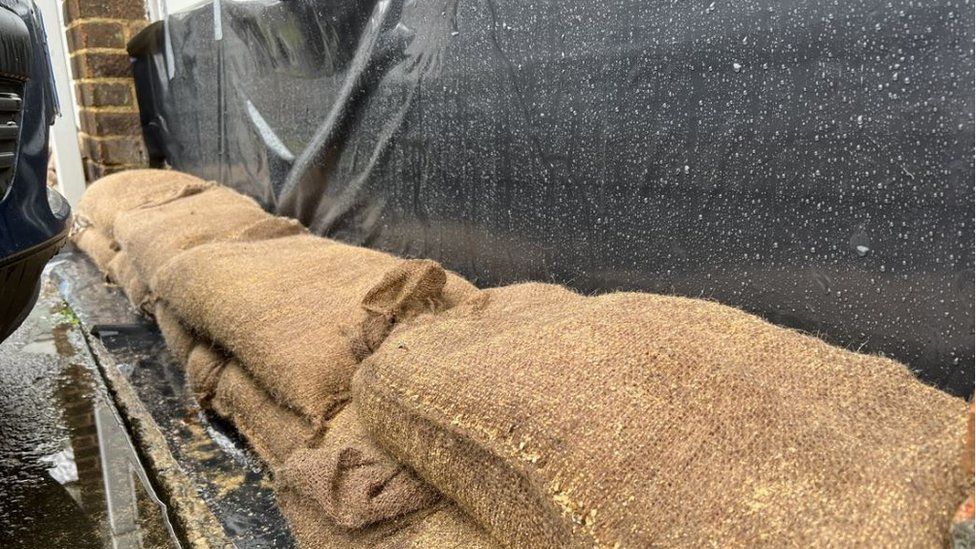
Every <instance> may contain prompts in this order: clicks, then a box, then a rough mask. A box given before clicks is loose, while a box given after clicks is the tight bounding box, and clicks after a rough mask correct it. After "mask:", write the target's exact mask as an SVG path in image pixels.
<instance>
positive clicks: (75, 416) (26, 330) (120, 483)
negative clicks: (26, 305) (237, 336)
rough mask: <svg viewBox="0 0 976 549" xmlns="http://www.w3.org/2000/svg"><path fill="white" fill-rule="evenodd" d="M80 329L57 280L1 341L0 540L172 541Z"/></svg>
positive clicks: (76, 543)
mask: <svg viewBox="0 0 976 549" xmlns="http://www.w3.org/2000/svg"><path fill="white" fill-rule="evenodd" d="M174 536H175V535H174V532H173V529H172V527H171V524H170V522H169V520H168V515H167V510H166V507H165V506H164V505H163V504H162V503H161V501H160V500H159V498H158V497H157V496H156V493H155V491H154V490H153V488H152V484H151V482H150V481H149V478H148V476H147V474H146V472H145V471H144V469H143V468H142V466H141V464H140V460H139V458H138V457H137V453H136V452H135V450H134V447H133V446H132V443H131V441H130V439H129V437H128V436H127V432H126V430H125V428H124V426H123V423H122V421H121V419H120V418H119V416H118V414H117V412H116V410H115V408H114V407H113V405H112V400H111V398H110V397H109V395H108V393H107V391H106V388H105V385H104V384H103V383H102V380H101V377H100V374H99V371H98V368H97V365H96V363H95V361H94V360H93V356H92V354H91V353H90V350H89V347H88V345H87V343H86V340H85V338H84V336H83V333H82V327H81V325H80V322H79V319H78V318H77V316H76V315H75V314H74V313H73V311H72V310H71V309H70V308H69V307H68V306H67V305H66V304H65V302H64V301H63V300H62V299H61V297H60V296H59V294H58V291H57V288H56V287H55V286H54V284H53V283H51V281H50V280H48V281H46V282H45V284H44V285H43V288H42V292H41V296H40V297H39V299H38V302H37V305H36V306H35V308H34V310H33V311H32V313H31V314H30V316H29V318H28V319H27V320H26V321H25V322H24V324H23V326H21V328H20V329H19V330H18V331H17V332H16V333H14V334H13V335H12V336H11V337H10V338H9V339H8V340H6V341H5V342H3V343H0V547H37V548H42V547H43V548H52V547H115V548H128V547H172V546H174V545H176V544H177V542H176V538H175V537H174Z"/></svg>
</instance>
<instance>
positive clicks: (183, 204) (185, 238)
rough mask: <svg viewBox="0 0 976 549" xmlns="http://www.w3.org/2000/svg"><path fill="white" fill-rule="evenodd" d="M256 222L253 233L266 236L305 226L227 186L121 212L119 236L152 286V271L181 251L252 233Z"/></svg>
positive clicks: (141, 273) (285, 232)
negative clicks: (269, 210)
mask: <svg viewBox="0 0 976 549" xmlns="http://www.w3.org/2000/svg"><path fill="white" fill-rule="evenodd" d="M255 225H257V227H258V228H257V229H255V230H254V233H256V235H257V236H258V237H263V238H270V237H272V236H282V235H285V234H295V233H296V232H301V231H304V229H303V228H302V227H301V225H299V224H298V223H297V222H295V221H293V220H288V219H286V218H275V217H273V216H271V215H270V214H268V213H267V212H265V211H264V210H262V209H261V207H260V206H259V205H258V203H257V202H255V201H254V200H252V199H251V198H249V197H247V196H244V195H242V194H240V193H238V192H236V191H234V190H231V189H229V188H227V187H212V188H209V189H207V190H205V191H203V192H200V193H197V194H194V195H192V196H188V197H185V198H181V199H179V200H173V201H170V202H168V203H166V204H162V205H159V206H155V207H152V208H140V209H137V210H132V211H129V212H126V213H124V214H121V215H119V216H118V217H117V218H116V222H115V237H116V239H117V240H118V242H119V244H120V245H121V247H122V249H123V250H125V251H126V253H128V254H129V257H130V258H131V259H132V263H133V264H134V265H135V267H136V270H137V271H138V272H139V275H140V277H141V278H142V280H143V281H145V282H146V284H147V285H148V286H149V288H150V290H152V289H153V276H154V275H155V274H156V272H157V271H158V270H159V268H160V267H162V266H163V265H164V264H165V263H166V262H167V261H169V260H170V259H172V258H173V257H175V256H176V255H177V254H179V253H181V252H183V251H185V250H188V249H190V248H193V247H195V246H199V245H201V244H205V243H208V242H215V241H222V240H231V239H234V238H237V237H238V236H239V235H240V234H242V233H245V234H248V235H249V236H250V233H248V232H247V231H249V230H251V228H252V227H253V226H255ZM275 231H278V232H279V233H280V234H276V233H275Z"/></svg>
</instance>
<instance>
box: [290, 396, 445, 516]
mask: <svg viewBox="0 0 976 549" xmlns="http://www.w3.org/2000/svg"><path fill="white" fill-rule="evenodd" d="M277 479H278V482H279V484H280V486H281V488H283V489H292V490H294V491H295V492H297V493H298V494H300V495H301V496H304V497H305V498H307V499H308V500H310V501H311V502H313V503H314V505H315V506H317V507H318V512H319V513H321V514H322V515H324V517H323V519H324V520H330V521H332V522H333V523H335V524H336V525H337V526H339V527H341V528H346V529H349V530H356V529H360V528H364V527H366V526H369V525H371V524H376V523H379V522H383V521H388V520H391V519H394V518H397V517H401V516H403V515H406V514H409V513H412V512H414V511H419V510H421V509H425V508H427V507H431V506H433V505H434V504H436V503H437V501H438V500H439V499H440V495H439V494H438V493H437V491H436V490H434V489H433V488H431V487H430V486H429V485H428V484H426V483H425V482H423V481H421V480H419V479H418V478H417V477H416V476H414V474H413V472H411V471H410V470H409V469H408V468H406V467H404V466H403V465H401V464H400V463H397V462H396V461H394V460H392V459H391V458H390V457H389V456H388V455H387V454H386V453H385V452H384V451H383V450H380V449H379V448H377V447H376V445H375V444H373V442H372V441H371V440H370V438H369V435H368V434H367V433H366V431H365V430H364V429H363V427H362V424H361V423H360V422H359V416H358V414H357V412H356V409H355V406H346V407H345V408H343V410H342V411H341V412H339V414H338V415H336V416H335V418H333V419H332V420H331V421H330V422H329V426H328V431H327V432H326V433H325V435H324V437H323V438H322V440H321V441H320V442H319V444H318V446H317V447H316V448H309V449H300V450H297V451H295V453H293V454H292V455H291V457H290V458H289V459H288V461H287V462H286V463H285V465H284V467H283V468H282V469H281V470H280V471H279V472H278V475H277Z"/></svg>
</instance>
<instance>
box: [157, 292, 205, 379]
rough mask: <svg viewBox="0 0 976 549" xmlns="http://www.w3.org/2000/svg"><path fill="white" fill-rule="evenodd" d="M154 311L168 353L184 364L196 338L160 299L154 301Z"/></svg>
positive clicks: (195, 342)
mask: <svg viewBox="0 0 976 549" xmlns="http://www.w3.org/2000/svg"><path fill="white" fill-rule="evenodd" d="M154 313H155V315H154V316H155V317H156V324H158V325H159V331H160V332H162V334H163V341H165V342H166V347H167V348H168V349H169V352H170V354H172V355H173V358H175V359H176V361H177V362H179V363H180V364H181V365H183V366H186V364H187V359H188V358H189V356H190V351H191V350H192V349H193V347H194V346H195V345H196V344H197V341H196V338H195V337H194V336H193V334H192V333H191V332H190V330H189V329H188V328H187V327H186V326H184V325H183V323H182V322H181V321H180V319H178V318H176V316H175V315H174V314H173V313H172V311H170V310H169V308H168V307H167V306H166V304H165V303H163V302H162V301H157V302H156V304H155V308H154Z"/></svg>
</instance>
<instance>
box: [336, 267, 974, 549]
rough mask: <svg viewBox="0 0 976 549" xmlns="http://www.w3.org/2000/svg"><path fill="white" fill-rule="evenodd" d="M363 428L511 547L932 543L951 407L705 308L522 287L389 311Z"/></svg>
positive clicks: (714, 307)
mask: <svg viewBox="0 0 976 549" xmlns="http://www.w3.org/2000/svg"><path fill="white" fill-rule="evenodd" d="M354 399H355V400H354V401H355V402H356V404H357V406H358V407H359V411H360V416H361V420H362V422H363V423H364V425H365V426H366V427H367V430H368V431H369V432H370V433H371V434H372V435H374V436H375V439H376V440H377V442H378V443H379V444H380V445H381V446H383V447H384V448H385V449H387V450H388V451H390V452H391V454H392V455H393V456H394V457H396V458H397V459H399V460H401V461H403V462H404V463H406V464H407V465H409V466H410V467H412V468H413V469H414V470H415V471H416V472H417V474H418V475H419V476H420V477H422V478H424V479H425V480H427V481H429V482H430V483H431V484H432V485H434V486H435V487H436V488H437V489H438V490H440V491H441V492H442V493H443V494H444V495H445V496H446V497H448V498H450V499H452V500H454V501H455V502H457V503H458V504H459V506H460V507H461V508H462V509H464V510H465V511H467V512H468V513H469V514H470V515H471V516H472V517H474V518H475V519H477V520H478V521H479V522H480V524H482V525H483V526H484V527H485V528H486V529H487V530H488V531H489V532H490V533H491V534H492V535H493V537H495V538H496V539H498V540H499V541H502V542H504V543H506V544H507V545H508V546H510V547H582V546H586V547H590V546H602V547H614V546H620V547H648V546H713V545H722V546H751V545H762V546H770V547H779V546H842V547H858V546H868V547H935V546H942V545H944V544H945V543H946V542H947V535H948V530H949V523H950V520H951V516H952V513H953V511H954V510H955V508H956V506H957V505H958V503H959V502H960V501H962V500H963V498H964V497H965V495H966V490H965V488H966V485H967V484H968V483H969V482H972V479H971V478H967V475H966V474H965V473H964V472H963V471H962V467H960V463H959V461H960V460H959V447H960V444H961V441H962V440H963V437H964V435H965V430H966V421H967V420H966V415H965V413H964V412H965V408H966V405H965V403H964V402H963V401H962V400H961V399H958V398H954V397H951V396H949V395H947V394H945V393H942V392H940V391H938V390H936V389H934V388H931V387H928V386H926V385H924V384H922V383H920V382H919V381H917V380H916V379H915V378H914V377H913V376H912V374H911V373H910V372H909V371H908V370H907V369H906V368H905V367H904V366H903V365H901V364H898V363H896V362H894V361H891V360H888V359H885V358H881V357H876V356H867V355H862V354H856V353H853V352H850V351H847V350H844V349H841V348H837V347H833V346H830V345H828V344H826V343H824V342H823V341H821V340H818V339H816V338H813V337H809V336H806V335H803V334H800V333H797V332H795V331H791V330H787V329H784V328H780V327H777V326H774V325H772V324H769V323H766V322H765V321H763V320H762V319H760V318H758V317H755V316H752V315H749V314H746V313H744V312H742V311H739V310H736V309H733V308H730V307H726V306H723V305H720V304H717V303H712V302H708V301H702V300H694V299H686V298H678V297H668V296H659V295H650V294H639V293H614V294H609V295H603V296H599V297H584V296H580V295H577V294H574V293H571V292H569V291H568V290H565V289H563V288H560V287H556V286H549V285H543V284H521V285H515V286H510V287H504V288H497V289H491V290H485V291H482V292H479V295H478V296H476V297H473V298H472V299H469V300H468V301H466V302H465V303H463V304H461V305H459V306H456V307H454V308H452V309H451V310H448V311H446V312H444V313H441V314H439V315H434V316H430V317H428V318H426V319H425V322H423V323H421V322H415V323H409V324H404V325H401V326H397V327H396V328H394V330H393V332H392V333H391V334H390V336H389V337H388V339H387V340H386V341H385V342H384V343H383V345H382V346H381V347H380V349H379V350H378V351H377V352H376V353H375V354H373V355H372V356H371V357H369V358H368V359H367V360H366V361H364V363H363V364H362V366H361V367H360V370H359V372H358V373H357V376H356V379H355V382H354Z"/></svg>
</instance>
